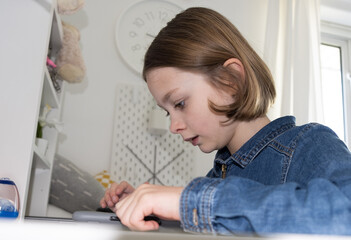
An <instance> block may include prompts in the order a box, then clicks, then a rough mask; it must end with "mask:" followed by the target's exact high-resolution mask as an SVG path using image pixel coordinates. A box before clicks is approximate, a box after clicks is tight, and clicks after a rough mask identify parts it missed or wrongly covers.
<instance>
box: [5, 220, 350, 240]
mask: <svg viewBox="0 0 351 240" xmlns="http://www.w3.org/2000/svg"><path fill="white" fill-rule="evenodd" d="M0 229H1V233H0V239H8V240H13V239H30V240H41V239H42V240H44V239H45V240H48V239H50V240H56V239H60V240H63V239H64V240H67V239H68V240H70V239H75V240H80V239H84V240H90V239H98V240H130V239H133V240H134V239H136V240H164V239H166V240H179V239H182V240H188V239H189V240H192V239H204V240H210V239H216V240H218V239H219V240H221V239H228V238H230V239H239V240H262V239H274V240H276V239H283V240H305V239H306V240H317V239H318V240H327V239H328V240H329V239H337V240H344V239H345V240H350V239H351V237H341V236H340V237H339V236H338V237H336V236H315V235H274V236H267V237H249V236H241V237H233V236H232V237H225V236H210V235H195V234H190V233H184V232H181V231H173V230H167V229H161V230H160V231H157V232H132V231H129V230H126V229H125V228H123V227H122V226H120V225H116V224H101V223H100V224H99V223H77V222H65V221H38V220H21V221H5V220H0ZM172 231H173V232H172Z"/></svg>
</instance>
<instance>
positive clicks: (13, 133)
mask: <svg viewBox="0 0 351 240" xmlns="http://www.w3.org/2000/svg"><path fill="white" fill-rule="evenodd" d="M0 29H2V31H3V32H2V34H3V36H6V37H4V38H0V52H1V54H0V81H1V86H2V87H1V88H0V109H1V113H2V120H1V124H0V133H1V134H0V165H1V168H0V176H1V177H8V178H10V179H11V180H13V181H14V182H15V183H16V185H17V188H18V192H19V195H20V212H19V217H20V219H23V218H24V216H46V211H47V205H48V199H49V192H50V181H51V173H52V166H53V161H54V156H55V152H56V147H57V141H58V134H59V132H58V130H57V129H56V128H55V127H51V126H45V127H43V136H42V138H43V139H46V140H47V142H48V147H47V150H46V151H45V152H44V151H41V150H40V149H39V147H38V146H37V145H36V132H37V126H38V120H39V116H40V115H42V111H43V108H44V107H45V106H46V105H49V106H50V108H51V110H50V111H49V113H48V115H47V118H46V119H51V120H52V119H56V120H58V121H60V115H61V105H62V101H63V95H64V94H63V93H64V84H63V83H62V82H61V83H59V85H60V88H61V91H60V92H59V93H58V92H57V91H56V90H55V87H54V85H53V82H52V79H51V77H50V73H49V70H48V68H47V66H46V59H47V56H48V55H49V58H50V59H52V60H53V61H55V59H56V56H57V54H58V51H59V50H60V49H61V46H62V39H63V31H62V24H61V19H60V16H59V15H58V12H57V2H56V0H41V1H36V0H16V1H13V0H2V1H0ZM49 49H50V50H49Z"/></svg>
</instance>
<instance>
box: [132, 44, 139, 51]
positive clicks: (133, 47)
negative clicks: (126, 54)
mask: <svg viewBox="0 0 351 240" xmlns="http://www.w3.org/2000/svg"><path fill="white" fill-rule="evenodd" d="M131 49H132V50H133V51H134V52H135V51H138V50H140V49H141V46H140V44H135V45H133V46H132V47H131Z"/></svg>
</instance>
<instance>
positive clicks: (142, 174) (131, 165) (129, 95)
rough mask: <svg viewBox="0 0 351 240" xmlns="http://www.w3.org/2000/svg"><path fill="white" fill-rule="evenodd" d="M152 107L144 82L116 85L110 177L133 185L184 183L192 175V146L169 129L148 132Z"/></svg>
mask: <svg viewBox="0 0 351 240" xmlns="http://www.w3.org/2000/svg"><path fill="white" fill-rule="evenodd" d="M155 108H157V106H156V104H155V101H154V100H153V97H152V95H151V94H150V93H149V90H148V89H147V86H146V84H143V85H129V84H119V85H118V87H117V89H116V99H115V119H114V133H113V143H112V144H113V146H112V148H111V149H112V154H111V168H110V174H111V178H112V179H114V180H115V181H117V182H120V181H123V180H124V181H127V182H129V183H130V184H132V185H133V186H134V187H137V186H139V185H140V184H142V183H145V182H149V183H153V184H161V185H167V186H185V185H186V184H187V183H188V182H189V181H190V180H191V179H192V178H193V165H194V149H193V146H192V145H190V144H189V143H186V142H184V141H183V139H182V137H181V136H180V135H176V134H172V133H171V132H170V131H169V130H168V129H167V131H165V133H163V134H162V135H154V134H151V133H150V131H149V129H148V127H149V126H148V125H149V124H148V123H149V121H150V114H151V111H152V110H153V109H155ZM165 115H166V112H165Z"/></svg>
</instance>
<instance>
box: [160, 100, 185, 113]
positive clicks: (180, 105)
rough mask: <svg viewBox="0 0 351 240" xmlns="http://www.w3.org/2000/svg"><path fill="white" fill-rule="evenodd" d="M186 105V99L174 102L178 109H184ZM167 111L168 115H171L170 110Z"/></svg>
mask: <svg viewBox="0 0 351 240" xmlns="http://www.w3.org/2000/svg"><path fill="white" fill-rule="evenodd" d="M184 107H185V101H184V100H182V101H180V102H178V103H175V104H174V108H175V109H177V108H179V109H183V108H184ZM165 111H166V116H167V117H168V116H169V112H168V111H167V110H165Z"/></svg>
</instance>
